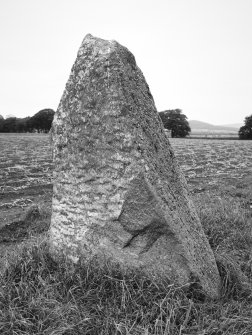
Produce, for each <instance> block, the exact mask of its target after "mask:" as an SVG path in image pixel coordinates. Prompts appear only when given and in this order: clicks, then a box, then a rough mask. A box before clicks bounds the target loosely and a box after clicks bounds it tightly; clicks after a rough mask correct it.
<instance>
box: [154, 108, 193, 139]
mask: <svg viewBox="0 0 252 335" xmlns="http://www.w3.org/2000/svg"><path fill="white" fill-rule="evenodd" d="M159 115H160V117H161V120H162V121H163V124H164V127H165V128H166V129H169V130H171V136H172V137H186V136H187V135H189V134H190V132H191V128H190V126H189V123H188V121H187V116H186V115H184V114H183V113H182V110H181V109H170V110H165V111H163V112H160V113H159Z"/></svg>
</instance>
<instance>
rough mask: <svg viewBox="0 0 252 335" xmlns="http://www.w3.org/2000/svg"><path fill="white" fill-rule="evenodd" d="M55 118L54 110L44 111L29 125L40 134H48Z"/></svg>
mask: <svg viewBox="0 0 252 335" xmlns="http://www.w3.org/2000/svg"><path fill="white" fill-rule="evenodd" d="M53 117H54V111H53V110H52V109H42V110H41V111H39V112H38V113H36V114H35V115H33V116H32V117H31V118H30V120H29V123H30V125H31V127H32V128H33V129H35V130H37V131H38V132H44V133H48V132H49V130H50V129H51V125H52V121H53Z"/></svg>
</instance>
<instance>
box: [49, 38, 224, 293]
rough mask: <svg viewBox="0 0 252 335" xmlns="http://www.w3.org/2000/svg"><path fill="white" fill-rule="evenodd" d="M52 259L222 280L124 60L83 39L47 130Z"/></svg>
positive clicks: (138, 80) (151, 109)
mask: <svg viewBox="0 0 252 335" xmlns="http://www.w3.org/2000/svg"><path fill="white" fill-rule="evenodd" d="M52 139H53V157H54V163H55V170H54V175H53V176H54V191H53V210H52V221H51V228H50V236H51V237H50V241H51V242H50V243H51V250H52V252H53V253H55V254H56V253H59V254H62V253H63V254H65V255H66V256H67V257H68V258H69V259H72V260H73V261H77V260H78V259H79V258H80V257H82V258H85V259H89V258H91V257H93V256H99V257H100V258H104V257H105V258H107V259H108V258H109V259H111V260H113V261H115V262H118V263H120V264H121V265H122V266H127V267H137V268H141V269H143V271H145V272H146V273H149V274H151V273H152V274H156V275H157V276H160V277H162V276H165V277H169V278H171V279H172V280H174V281H177V282H178V283H179V284H182V285H183V284H185V283H187V282H188V281H190V280H191V278H192V277H193V278H197V280H198V281H199V283H200V284H201V286H202V288H203V289H204V291H205V292H206V294H208V295H209V296H211V297H218V295H219V288H220V278H219V274H218V270H217V266H216V262H215V259H214V255H213V252H212V250H211V248H210V246H209V243H208V241H207V239H206V237H205V235H204V232H203V229H202V227H201V224H200V221H199V218H198V216H197V214H196V210H195V208H194V205H193V203H192V202H191V200H190V199H189V196H188V189H187V185H186V181H185V178H184V176H183V175H182V174H181V173H180V170H179V168H178V166H177V162H176V158H175V157H174V153H173V150H172V148H171V146H170V143H169V140H168V139H167V137H166V135H165V132H164V128H163V125H162V121H161V120H160V118H159V116H158V113H157V111H156V107H155V104H154V101H153V98H152V95H151V93H150V90H149V87H148V85H147V83H146V81H145V78H144V76H143V74H142V72H141V70H140V69H139V68H138V66H137V65H136V62H135V58H134V56H133V55H132V53H131V52H130V51H129V50H128V49H126V48H125V47H123V46H121V45H120V44H119V43H118V42H115V41H106V40H102V39H99V38H95V37H93V36H92V35H87V36H86V37H85V38H84V40H83V42H82V45H81V47H80V49H79V51H78V55H77V59H76V61H75V63H74V65H73V67H72V70H71V74H70V77H69V80H68V82H67V84H66V89H65V91H64V94H63V96H62V99H61V101H60V104H59V107H58V110H57V112H56V114H55V117H54V121H53V127H52Z"/></svg>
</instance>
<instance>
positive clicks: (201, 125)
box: [188, 120, 240, 134]
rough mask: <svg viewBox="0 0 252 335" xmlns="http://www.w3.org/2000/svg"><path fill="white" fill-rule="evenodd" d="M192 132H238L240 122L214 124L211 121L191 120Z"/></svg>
mask: <svg viewBox="0 0 252 335" xmlns="http://www.w3.org/2000/svg"><path fill="white" fill-rule="evenodd" d="M188 122H189V125H190V127H191V130H192V133H200V132H202V133H224V134H225V133H237V131H238V130H239V128H240V124H232V125H231V124H227V125H218V126H216V125H213V124H211V123H207V122H202V121H198V120H189V121H188Z"/></svg>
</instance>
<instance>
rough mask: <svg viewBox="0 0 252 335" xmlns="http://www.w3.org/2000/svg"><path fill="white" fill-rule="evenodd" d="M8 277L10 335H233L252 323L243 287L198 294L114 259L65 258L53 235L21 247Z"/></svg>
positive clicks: (3, 298)
mask: <svg viewBox="0 0 252 335" xmlns="http://www.w3.org/2000/svg"><path fill="white" fill-rule="evenodd" d="M222 264H224V263H222ZM223 266H225V265H223ZM223 271H224V270H223ZM225 276H226V275H225ZM225 276H224V277H225ZM231 281H232V279H231ZM0 284H1V285H0V287H1V289H0V334H3V335H11V334H13V335H14V334H20V335H21V334H23V335H24V334H25V335H29V334H33V335H35V334H37V335H38V334H39V335H42V334H43V335H49V334H50V335H60V334H62V335H63V334H64V335H77V334H97V335H98V334H99V335H100V334H104V335H105V334H106V335H111V334H118V335H119V334H132V335H137V334H149V335H150V334H155V335H164V334H166V335H167V334H169V335H175V334H176V335H177V334H229V335H231V334H249V332H248V329H250V330H251V329H252V308H251V307H252V305H251V302H250V301H249V299H247V297H246V296H245V297H244V296H242V295H241V294H240V295H239V292H238V291H237V292H236V293H235V295H233V296H232V294H231V291H230V290H229V291H228V294H226V295H225V294H224V293H223V297H222V299H221V300H219V301H209V300H207V299H203V300H202V299H198V298H197V297H198V295H197V294H194V293H195V292H193V289H191V290H189V291H188V290H183V288H179V287H175V286H174V285H171V284H169V283H168V282H165V281H164V282H160V283H158V284H157V283H155V282H154V281H153V280H151V279H148V278H147V277H145V276H144V275H143V274H141V273H140V272H133V271H125V270H122V269H120V268H119V267H118V266H116V265H113V264H110V263H106V264H103V265H102V266H101V265H100V264H98V262H97V261H96V260H93V261H90V262H89V263H88V264H78V265H76V266H74V267H73V266H69V265H68V263H67V262H65V261H64V260H62V261H61V262H60V263H57V262H55V261H54V259H53V258H52V257H51V255H50V253H49V250H48V246H47V244H46V242H42V243H40V244H39V243H37V244H36V245H31V246H25V247H24V248H23V250H22V252H21V253H19V254H16V255H15V257H14V258H13V259H12V260H11V261H10V262H9V263H8V264H7V265H6V267H5V270H4V271H3V273H2V274H1V276H0ZM196 293H197V292H196ZM239 332H240V333H239Z"/></svg>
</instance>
